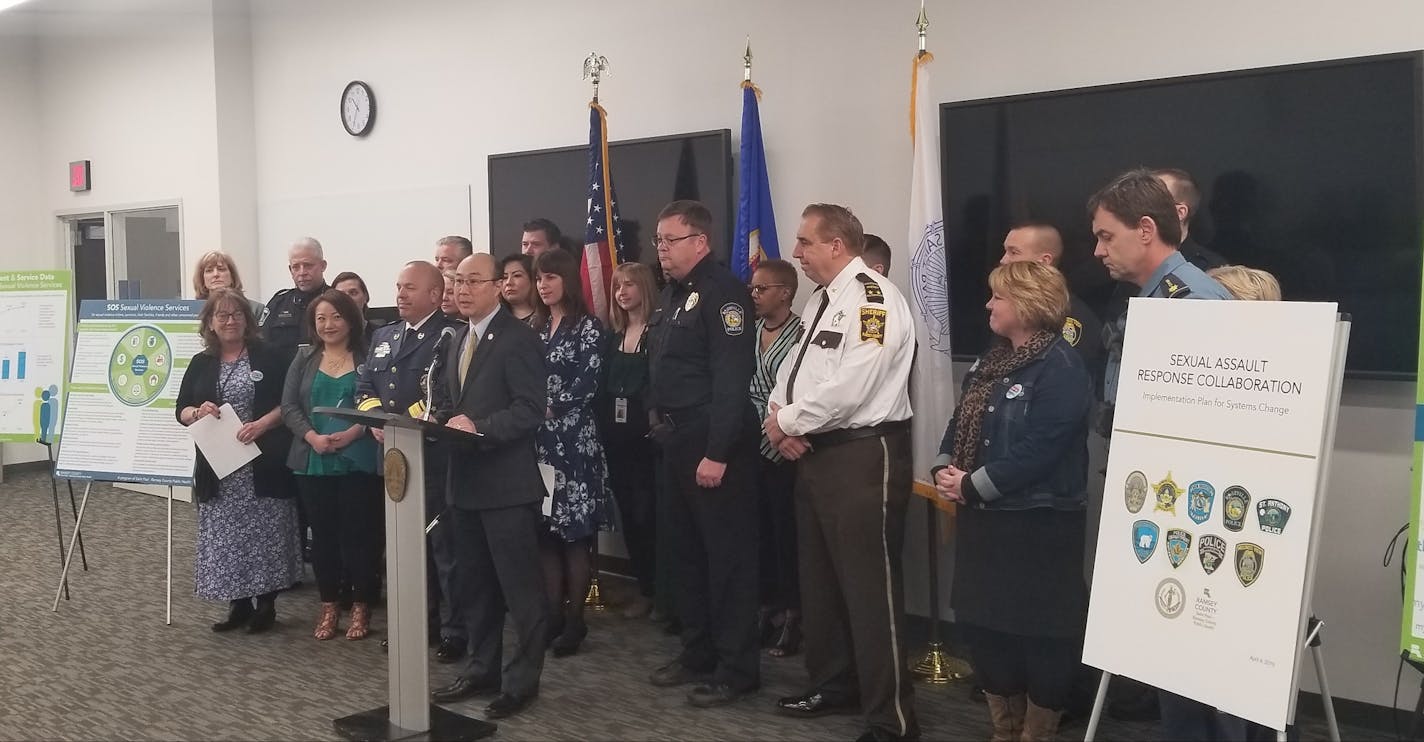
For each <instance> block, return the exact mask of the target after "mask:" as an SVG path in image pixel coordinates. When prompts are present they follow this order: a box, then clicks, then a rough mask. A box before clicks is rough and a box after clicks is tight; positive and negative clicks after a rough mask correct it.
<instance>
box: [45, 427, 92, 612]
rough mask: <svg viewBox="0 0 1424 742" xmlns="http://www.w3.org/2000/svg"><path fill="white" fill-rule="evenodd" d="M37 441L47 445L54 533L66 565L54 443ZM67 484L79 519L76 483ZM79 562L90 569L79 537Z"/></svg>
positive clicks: (73, 512)
mask: <svg viewBox="0 0 1424 742" xmlns="http://www.w3.org/2000/svg"><path fill="white" fill-rule="evenodd" d="M35 442H36V443H38V444H40V445H41V446H44V447H45V455H46V456H47V457H48V458H49V491H50V494H51V495H53V497H54V533H55V536H56V538H57V539H58V543H59V563H60V566H61V567H63V565H64V528H63V527H62V526H61V525H60V518H59V483H58V482H57V481H55V476H54V444H53V443H52V442H50V441H46V440H43V439H40V440H36V441H35ZM64 483H65V486H67V487H68V488H69V511H70V515H72V516H74V518H75V521H76V522H78V519H79V509H78V507H77V506H76V505H75V504H74V483H73V482H72V481H70V480H68V479H66V480H64ZM79 564H80V566H81V567H83V568H84V571H85V572H88V571H89V559H88V556H87V555H86V554H85V553H84V539H83V538H82V537H81V538H80V539H79ZM64 599H65V600H69V583H68V581H66V582H65V583H64Z"/></svg>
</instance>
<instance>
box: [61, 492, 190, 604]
mask: <svg viewBox="0 0 1424 742" xmlns="http://www.w3.org/2000/svg"><path fill="white" fill-rule="evenodd" d="M93 490H94V481H93V480H92V479H91V480H89V481H87V482H85V483H84V496H83V497H82V498H80V500H79V509H78V510H77V511H76V512H75V513H74V533H73V535H71V536H70V537H69V549H68V550H67V551H66V552H65V553H64V567H63V568H62V569H61V570H60V572H59V587H58V588H56V589H55V591H54V605H52V606H51V607H50V610H51V611H54V612H56V613H57V612H59V599H60V598H61V597H67V595H68V592H69V566H70V564H71V563H72V562H73V560H74V547H75V544H80V545H81V546H80V548H81V550H82V549H83V546H82V544H83V541H81V540H80V539H81V536H80V533H81V532H82V529H83V527H84V508H85V507H86V506H88V504H89V493H90V492H92V491H93ZM55 497H56V501H57V500H58V495H56V496H55ZM164 548H165V551H166V552H167V556H166V558H167V562H166V582H167V591H166V593H165V595H164V613H163V623H164V625H166V626H171V625H173V487H172V486H169V488H168V537H167V541H166V543H165V547H164ZM85 569H88V567H85Z"/></svg>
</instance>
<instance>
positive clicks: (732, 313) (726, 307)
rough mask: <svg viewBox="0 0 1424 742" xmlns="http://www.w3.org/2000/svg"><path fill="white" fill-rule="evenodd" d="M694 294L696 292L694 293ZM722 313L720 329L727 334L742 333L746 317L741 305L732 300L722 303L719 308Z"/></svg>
mask: <svg viewBox="0 0 1424 742" xmlns="http://www.w3.org/2000/svg"><path fill="white" fill-rule="evenodd" d="M694 296H696V294H694ZM719 311H720V313H721V315H722V331H723V332H725V333H727V334H728V335H740V334H742V325H743V324H744V323H745V320H746V318H745V317H744V316H743V315H742V305H741V304H738V303H736V302H734V301H729V302H727V303H726V304H723V305H722V309H721V310H719Z"/></svg>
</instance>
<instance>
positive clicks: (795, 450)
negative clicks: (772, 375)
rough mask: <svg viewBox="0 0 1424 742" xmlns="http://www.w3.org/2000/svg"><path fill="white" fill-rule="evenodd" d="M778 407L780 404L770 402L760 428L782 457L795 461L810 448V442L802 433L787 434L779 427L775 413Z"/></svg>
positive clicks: (779, 407)
mask: <svg viewBox="0 0 1424 742" xmlns="http://www.w3.org/2000/svg"><path fill="white" fill-rule="evenodd" d="M780 409H781V405H779V404H777V403H775V402H772V403H771V406H770V407H769V408H768V414H767V416H766V420H763V421H762V424H761V429H762V431H764V432H765V433H766V439H767V440H768V441H771V445H772V446H775V447H776V450H777V451H779V452H780V453H781V457H782V458H784V459H786V460H787V461H795V460H797V459H799V458H801V457H802V456H805V455H806V453H807V452H809V451H810V450H811V442H810V441H808V440H806V436H804V435H787V434H786V431H784V430H782V429H781V423H780V422H779V421H778V420H777V419H776V413H777V411H778V410H780Z"/></svg>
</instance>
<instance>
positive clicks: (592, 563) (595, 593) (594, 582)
mask: <svg viewBox="0 0 1424 742" xmlns="http://www.w3.org/2000/svg"><path fill="white" fill-rule="evenodd" d="M606 72H608V57H605V56H602V55H600V54H599V53H598V52H589V53H588V56H587V57H584V60H583V79H585V80H588V81H590V82H592V83H593V105H595V106H597V105H598V83H600V82H602V80H603V75H604V73H606ZM605 165H606V163H605ZM588 561H589V583H588V593H587V594H586V595H584V597H583V604H584V606H585V607H587V608H588V609H590V610H593V611H602V610H605V609H606V608H607V607H608V606H607V605H605V604H604V602H603V591H602V589H601V588H600V587H599V585H598V533H597V532H595V533H594V535H593V539H592V540H591V541H590V542H589V546H588Z"/></svg>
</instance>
